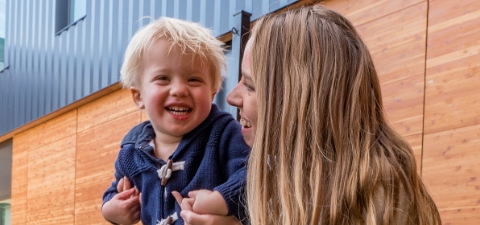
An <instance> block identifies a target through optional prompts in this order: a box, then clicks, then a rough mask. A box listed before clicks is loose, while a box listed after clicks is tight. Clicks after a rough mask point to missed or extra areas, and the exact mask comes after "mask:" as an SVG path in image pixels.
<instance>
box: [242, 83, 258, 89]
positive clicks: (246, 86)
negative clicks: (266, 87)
mask: <svg viewBox="0 0 480 225" xmlns="http://www.w3.org/2000/svg"><path fill="white" fill-rule="evenodd" d="M244 85H245V88H247V91H255V88H253V87H252V86H251V85H249V84H247V83H244Z"/></svg>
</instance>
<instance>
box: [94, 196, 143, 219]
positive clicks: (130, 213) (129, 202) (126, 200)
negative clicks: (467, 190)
mask: <svg viewBox="0 0 480 225" xmlns="http://www.w3.org/2000/svg"><path fill="white" fill-rule="evenodd" d="M135 193H136V189H135V188H130V189H128V190H125V191H123V192H121V193H118V194H116V195H115V196H113V198H112V199H110V201H108V202H106V203H105V204H104V205H103V207H102V214H103V216H104V217H105V219H107V220H108V221H111V222H114V223H117V224H135V223H138V221H140V201H139V195H136V194H135Z"/></svg>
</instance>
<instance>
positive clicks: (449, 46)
mask: <svg viewBox="0 0 480 225" xmlns="http://www.w3.org/2000/svg"><path fill="white" fill-rule="evenodd" d="M479 24H480V1H477V0H463V1H447V0H438V1H435V2H432V3H431V4H430V13H429V30H428V49H427V62H426V63H427V64H426V67H427V70H426V71H427V75H426V92H425V94H426V96H425V133H434V132H439V131H444V130H449V129H455V128H459V127H465V126H471V125H475V124H480V88H479V87H480V38H479V37H480V25H479Z"/></svg>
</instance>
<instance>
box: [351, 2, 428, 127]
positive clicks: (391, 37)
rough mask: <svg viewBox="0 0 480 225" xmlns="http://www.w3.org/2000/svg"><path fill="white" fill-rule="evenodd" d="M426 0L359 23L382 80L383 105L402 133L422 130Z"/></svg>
mask: <svg viewBox="0 0 480 225" xmlns="http://www.w3.org/2000/svg"><path fill="white" fill-rule="evenodd" d="M426 19H427V3H420V4H416V5H413V6H410V7H408V8H405V9H402V10H400V11H397V12H395V13H393V14H390V15H387V16H385V17H382V18H380V19H378V20H375V21H372V22H369V23H366V24H364V25H361V26H358V27H357V30H358V32H359V33H360V35H361V36H362V38H363V39H364V41H365V43H366V45H367V46H368V48H369V50H370V53H371V55H372V58H373V61H374V63H375V67H376V69H377V72H378V75H379V79H380V82H381V89H382V95H383V102H384V108H385V111H386V114H387V117H388V118H389V120H390V122H391V123H392V125H393V127H394V128H395V129H396V130H397V131H398V132H399V133H400V134H402V135H403V136H407V135H412V134H420V133H422V132H423V103H424V101H423V100H424V79H425V73H424V68H425V48H426V47H425V40H426Z"/></svg>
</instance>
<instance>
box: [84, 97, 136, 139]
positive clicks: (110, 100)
mask: <svg viewBox="0 0 480 225" xmlns="http://www.w3.org/2000/svg"><path fill="white" fill-rule="evenodd" d="M135 110H138V108H137V106H136V105H135V104H134V102H133V99H132V95H131V92H130V90H128V89H121V90H118V91H115V92H113V93H111V94H108V95H106V96H105V97H102V98H99V99H97V100H95V101H93V102H91V103H89V104H88V105H84V106H81V107H79V108H78V130H77V132H81V131H83V130H85V129H88V128H91V127H93V126H96V125H99V124H102V123H105V122H106V121H110V120H113V119H115V118H118V117H120V116H123V115H125V114H128V113H130V112H134V111H135Z"/></svg>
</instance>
